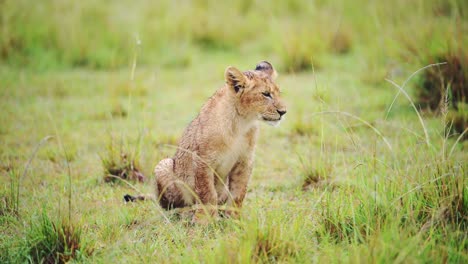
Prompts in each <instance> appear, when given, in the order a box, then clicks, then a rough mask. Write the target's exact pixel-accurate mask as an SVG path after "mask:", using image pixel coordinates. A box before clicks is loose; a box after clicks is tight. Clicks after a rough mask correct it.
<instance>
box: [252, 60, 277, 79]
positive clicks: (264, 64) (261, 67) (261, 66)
mask: <svg viewBox="0 0 468 264" xmlns="http://www.w3.org/2000/svg"><path fill="white" fill-rule="evenodd" d="M255 70H256V71H261V72H264V73H266V74H268V75H269V76H270V78H271V79H272V80H274V79H276V77H277V76H278V73H276V70H275V68H273V65H271V63H269V62H268V61H261V62H259V63H258V64H257V66H256V67H255Z"/></svg>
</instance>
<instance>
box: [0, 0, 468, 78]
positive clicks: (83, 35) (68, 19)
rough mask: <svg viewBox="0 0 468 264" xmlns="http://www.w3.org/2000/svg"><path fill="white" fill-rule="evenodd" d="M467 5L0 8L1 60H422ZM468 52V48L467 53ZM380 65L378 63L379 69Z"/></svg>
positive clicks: (416, 0)
mask: <svg viewBox="0 0 468 264" xmlns="http://www.w3.org/2000/svg"><path fill="white" fill-rule="evenodd" d="M467 6H468V4H467V1H463V0H445V1H444V0H426V1H423V0H412V1H405V0H395V1H362V0H357V1H343V0H333V1H323V0H318V1H306V0H290V1H263V0H256V1H249V0H236V1H207V0H198V1H144V0H141V1H128V0H124V1H109V0H104V1H93V0H82V1H60V0H44V1H41V2H40V3H39V2H33V1H28V0H2V1H0V18H1V20H0V23H1V34H0V56H1V59H2V62H3V63H4V64H8V65H14V66H16V67H24V66H27V67H32V68H34V69H41V70H42V69H60V68H71V67H87V68H92V69H115V68H121V67H129V66H130V65H131V63H132V60H133V58H134V55H135V52H137V53H138V64H140V65H142V64H146V65H161V66H167V67H189V66H196V65H194V64H196V63H197V61H198V60H202V59H203V54H206V53H214V52H216V53H231V54H234V56H235V57H239V58H247V57H245V56H249V55H254V56H255V57H263V58H269V59H270V60H273V61H275V62H277V64H279V65H280V66H281V67H280V68H281V69H283V70H287V71H300V70H303V69H308V68H310V67H311V64H314V65H316V66H317V67H319V66H325V65H322V64H323V60H326V58H323V57H324V56H326V55H327V54H346V53H349V52H355V53H357V54H359V55H360V56H362V57H363V58H362V61H357V62H358V63H367V64H369V67H370V68H371V70H373V68H374V66H375V65H382V67H386V66H387V67H388V64H397V63H402V62H403V63H408V62H420V60H423V61H427V60H428V56H433V55H435V54H438V53H441V52H445V51H446V50H447V49H452V50H457V49H460V48H462V47H463V44H466V39H467V35H468V34H466V32H467V23H466V12H467ZM137 43H141V45H137ZM465 46H466V45H465ZM381 63H383V64H381Z"/></svg>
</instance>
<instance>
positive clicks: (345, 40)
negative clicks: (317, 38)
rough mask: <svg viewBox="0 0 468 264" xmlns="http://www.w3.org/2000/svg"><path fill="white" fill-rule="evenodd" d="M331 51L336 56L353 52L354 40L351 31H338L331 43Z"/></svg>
mask: <svg viewBox="0 0 468 264" xmlns="http://www.w3.org/2000/svg"><path fill="white" fill-rule="evenodd" d="M329 46H330V49H331V51H332V52H334V53H336V54H346V53H348V52H350V51H351V48H352V38H351V32H350V31H349V30H342V29H341V30H338V31H337V32H336V33H335V34H334V36H333V37H332V39H331V41H330V44H329Z"/></svg>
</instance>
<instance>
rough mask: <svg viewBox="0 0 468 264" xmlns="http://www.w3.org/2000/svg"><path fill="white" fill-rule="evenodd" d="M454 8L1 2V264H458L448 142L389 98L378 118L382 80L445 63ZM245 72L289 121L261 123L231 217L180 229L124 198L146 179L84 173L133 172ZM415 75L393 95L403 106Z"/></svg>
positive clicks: (456, 187)
mask: <svg viewBox="0 0 468 264" xmlns="http://www.w3.org/2000/svg"><path fill="white" fill-rule="evenodd" d="M467 12H468V8H467V4H466V1H392V2H391V3H390V2H388V3H386V2H383V1H338V0H336V1H314V2H309V1H300V0H296V1H229V2H226V1H218V2H210V1H167V2H165V1H161V2H157V3H156V2H153V1H119V2H115V1H88V0H84V1H80V2H72V1H57V0H56V1H52V0H48V1H42V2H41V4H37V3H34V4H32V3H31V1H23V0H18V1H9V0H3V1H1V0H0V18H1V20H0V21H1V22H0V23H1V34H0V52H1V53H0V56H1V59H2V61H1V64H0V104H1V106H2V111H1V112H0V124H1V126H0V142H1V146H0V181H1V183H2V185H1V188H2V189H0V262H2V263H4V262H6V263H8V262H13V263H16V262H41V261H42V262H49V261H51V262H52V263H53V262H55V261H58V262H66V261H69V260H74V261H77V262H93V263H101V262H102V263H107V262H111V261H115V262H119V263H120V262H131V263H141V262H144V263H145V262H148V263H153V262H171V263H172V262H209V263H232V262H241V263H244V262H318V263H328V262H359V263H361V262H363V263H375V262H378V263H381V262H383V263H386V262H396V263H399V262H405V263H407V262H410V263H413V262H436V263H437V262H450V263H466V262H467V261H468V254H467V251H468V241H467V235H466V234H467V223H468V222H467V221H468V219H467V211H468V187H467V186H468V184H467V178H466V175H467V172H466V171H467V166H466V164H467V163H468V162H467V160H468V155H467V153H466V147H467V143H466V141H462V140H460V141H457V139H458V138H459V136H460V133H461V132H458V134H452V132H451V130H450V128H449V127H448V126H447V124H448V123H447V118H448V116H449V115H447V112H446V111H444V110H441V111H440V113H439V114H435V113H432V112H430V111H421V115H422V119H421V120H422V123H421V120H420V119H419V118H418V116H417V114H416V112H415V111H414V109H413V108H412V107H411V104H410V102H409V100H407V98H405V96H404V95H403V94H400V95H399V96H398V97H397V99H396V101H395V104H394V105H393V106H392V108H391V110H389V109H390V105H391V104H392V101H393V99H394V97H395V96H396V94H397V93H398V91H399V89H398V88H397V87H395V86H394V85H392V84H391V83H389V82H385V78H388V79H391V80H393V81H395V82H396V83H397V84H400V85H401V84H402V83H404V81H405V80H406V78H408V77H409V76H410V75H411V74H412V73H413V72H415V71H416V70H418V69H420V68H422V67H424V66H426V65H427V64H429V63H435V62H440V61H433V58H438V57H439V54H444V53H447V52H452V53H454V54H458V53H459V52H461V53H463V52H464V50H465V49H466V47H467V46H468V42H467V36H468V34H467V33H468V22H467V19H466V16H467V14H466V13H467ZM263 59H268V60H269V61H271V62H272V63H273V64H274V65H275V66H276V67H277V69H278V71H279V74H280V75H279V78H278V84H279V85H280V87H282V90H283V97H284V99H285V100H286V101H287V102H288V115H287V119H286V120H285V122H284V123H283V124H282V125H281V127H279V128H277V129H272V128H270V127H266V126H262V128H261V130H262V131H261V134H260V137H259V143H258V147H257V154H256V166H255V169H254V172H253V177H252V180H251V183H250V186H249V193H248V195H247V198H246V201H245V208H244V209H243V211H242V216H243V217H242V219H241V220H231V219H222V220H220V221H218V222H216V223H213V224H211V225H209V226H192V225H190V223H189V222H190V217H189V216H187V215H186V214H185V213H178V212H163V211H161V209H160V208H159V207H158V206H156V205H154V204H152V203H140V204H127V205H124V204H123V202H122V196H123V195H124V194H125V193H134V192H136V191H141V192H143V193H151V192H152V191H153V190H152V186H151V184H150V183H149V182H147V183H132V186H133V187H130V186H129V185H127V184H123V183H118V182H117V183H116V182H114V183H106V182H105V181H104V176H105V173H106V172H105V171H104V169H103V167H102V166H103V165H102V163H103V160H106V158H110V156H111V155H113V154H116V155H117V158H116V159H118V157H119V156H118V155H121V154H128V156H126V157H128V158H129V159H136V160H137V162H138V163H136V164H138V166H139V168H140V169H141V171H142V172H143V174H144V175H146V176H147V177H150V176H151V171H152V168H153V167H154V165H155V164H156V163H157V162H158V161H159V160H160V159H161V158H164V157H167V156H170V155H172V154H173V152H174V148H172V147H170V146H168V145H174V144H175V143H176V142H177V139H178V138H179V136H180V135H181V133H182V131H183V129H184V128H185V126H186V125H187V124H188V123H189V122H190V120H191V119H192V118H193V117H195V115H196V114H197V112H198V110H199V108H200V106H201V105H202V104H203V102H204V101H205V100H206V98H207V97H209V96H210V95H211V94H212V93H213V92H214V91H215V89H217V88H218V87H220V86H221V85H223V83H224V80H223V72H224V69H225V68H226V67H227V66H228V65H234V66H237V67H239V68H241V69H251V68H253V67H254V65H255V63H257V62H258V61H260V60H263ZM134 62H136V70H135V72H133V71H132V65H133V63H134ZM438 67H444V65H440V66H438ZM438 67H433V69H434V70H435V69H440V68H438ZM463 67H464V68H463ZM462 69H464V70H465V71H466V69H467V68H466V64H463V63H462ZM421 76H422V73H420V74H418V75H416V77H415V78H413V79H411V80H410V81H409V82H408V84H407V85H406V86H405V87H403V89H404V90H405V91H408V93H409V94H410V96H411V97H410V98H412V100H414V101H417V98H415V96H417V95H418V89H419V87H420V85H421V81H420V80H419V78H421ZM467 76H468V75H467ZM441 83H442V84H443V82H441ZM464 87H466V86H464ZM442 88H444V89H445V88H447V87H446V86H443V87H442ZM437 89H438V88H437ZM465 89H466V88H465ZM439 97H441V95H440V96H439ZM442 97H443V96H442ZM463 100H466V99H463ZM439 101H440V99H439ZM465 102H466V101H465ZM449 107H452V106H449ZM461 108H462V107H461ZM426 132H427V135H426ZM47 136H52V138H50V139H47V140H43V141H42V144H41V145H40V146H38V144H39V142H41V140H42V139H44V138H46V137H47ZM109 145H112V146H115V148H113V151H115V152H116V153H111V154H108V150H109V149H108V146H109ZM36 147H37V150H38V151H37V155H33V153H34V150H35V149H36ZM108 155H109V156H108ZM29 160H31V163H28V161H29ZM70 183H71V186H72V188H70ZM135 189H136V190H135Z"/></svg>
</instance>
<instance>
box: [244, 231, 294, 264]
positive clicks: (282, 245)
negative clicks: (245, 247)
mask: <svg viewBox="0 0 468 264" xmlns="http://www.w3.org/2000/svg"><path fill="white" fill-rule="evenodd" d="M295 252H297V245H296V244H294V243H292V242H289V241H285V240H282V239H281V233H280V232H279V230H278V229H275V228H272V229H259V230H258V231H257V235H256V239H255V242H254V248H253V251H252V261H254V262H260V263H265V262H278V261H279V262H281V260H285V259H288V258H290V257H292V256H294V254H295Z"/></svg>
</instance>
